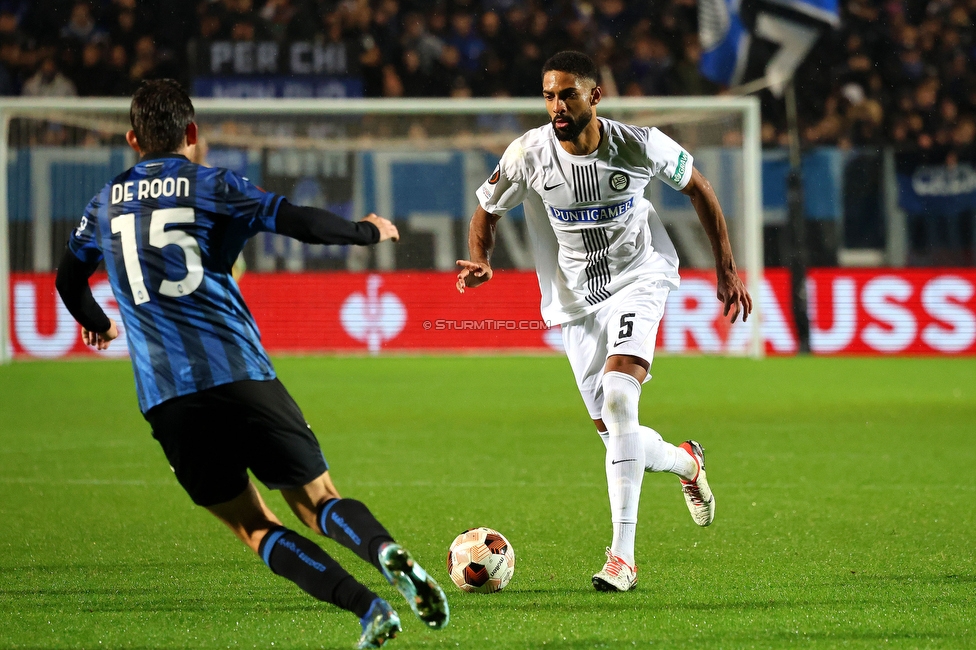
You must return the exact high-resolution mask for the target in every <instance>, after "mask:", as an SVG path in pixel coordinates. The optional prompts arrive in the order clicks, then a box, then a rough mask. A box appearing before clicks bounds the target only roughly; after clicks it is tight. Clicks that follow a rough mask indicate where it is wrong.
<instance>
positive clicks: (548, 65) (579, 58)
mask: <svg viewBox="0 0 976 650" xmlns="http://www.w3.org/2000/svg"><path fill="white" fill-rule="evenodd" d="M551 70H556V71H557V72H568V73H569V74H572V75H576V76H577V77H579V78H580V79H588V80H589V81H592V82H593V83H597V82H599V80H600V72H599V70H597V67H596V63H594V62H593V59H591V58H590V57H589V56H588V55H586V54H583V53H582V52H575V51H573V50H566V51H565V52H559V53H557V54H553V55H552V56H551V57H549V60H548V61H546V62H545V63H544V64H543V66H542V74H543V75H545V74H546V73H547V72H550V71H551Z"/></svg>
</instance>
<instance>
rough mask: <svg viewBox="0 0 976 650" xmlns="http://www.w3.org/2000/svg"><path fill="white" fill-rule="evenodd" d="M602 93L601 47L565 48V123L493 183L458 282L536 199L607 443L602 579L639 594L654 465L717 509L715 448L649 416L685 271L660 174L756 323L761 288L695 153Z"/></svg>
mask: <svg viewBox="0 0 976 650" xmlns="http://www.w3.org/2000/svg"><path fill="white" fill-rule="evenodd" d="M601 94H602V91H601V89H600V86H599V85H597V68H596V66H595V64H594V63H593V61H592V59H590V58H589V57H588V56H587V55H585V54H582V53H580V52H560V53H559V54H556V55H555V56H553V57H552V58H551V59H549V60H548V61H547V62H546V63H545V65H544V66H543V68H542V95H543V97H544V98H545V100H546V108H547V109H548V112H549V117H550V120H551V122H550V123H549V124H546V125H545V126H541V127H539V128H537V129H532V130H531V131H528V132H527V133H525V134H524V135H523V136H522V137H520V138H518V139H517V140H515V141H514V142H512V144H511V145H509V147H508V149H506V151H505V153H504V155H503V156H502V159H501V161H500V162H499V164H498V167H497V168H495V171H494V173H493V174H492V175H491V177H490V178H489V179H488V180H487V182H485V184H484V185H482V186H481V188H479V190H478V201H479V203H480V206H479V207H478V208H477V209H476V210H475V213H474V216H472V217H471V225H470V229H469V232H468V248H469V257H470V260H458V266H460V267H461V272H460V273H459V274H458V279H457V289H458V291H460V292H461V293H464V290H465V288H467V287H477V286H478V285H481V284H483V283H485V282H487V281H488V280H490V279H491V276H492V269H491V264H490V258H491V252H492V249H493V247H494V243H495V224H496V223H497V221H498V219H499V218H501V216H502V215H504V214H505V213H507V212H508V211H509V210H511V209H512V208H514V207H516V206H518V205H519V204H523V206H524V209H525V220H526V223H527V224H528V228H529V235H530V239H531V241H532V249H533V254H534V257H535V265H536V272H537V274H538V276H539V286H540V288H541V290H542V317H543V319H544V320H546V321H548V322H549V324H550V325H561V326H562V334H563V342H564V345H565V348H566V354H567V356H568V357H569V362H570V365H571V366H572V368H573V373H574V374H575V375H576V383H577V385H578V386H579V390H580V394H581V395H582V396H583V402H584V403H585V405H586V408H587V410H588V411H589V414H590V417H591V418H592V419H593V422H594V423H595V424H596V428H597V431H598V432H599V434H600V437H601V438H602V439H603V441H604V443H605V444H606V447H607V455H606V472H607V486H608V491H609V493H610V513H611V521H612V522H613V541H612V542H611V545H610V547H609V548H607V550H606V555H607V560H606V563H605V564H604V566H603V569H601V570H600V571H599V572H598V573H597V574H596V575H594V576H593V586H594V587H595V588H596V589H598V590H600V591H629V590H630V589H633V588H634V586H635V585H636V584H637V566H636V563H635V560H634V537H635V533H636V528H637V507H638V502H639V500H640V490H641V482H642V480H643V476H644V472H671V473H673V474H677V475H678V477H679V479H680V484H681V488H682V491H683V492H684V495H685V501H686V502H687V504H688V509H689V510H690V511H691V516H692V518H693V519H694V521H695V523H696V524H698V525H699V526H707V525H709V524H710V523H712V519H713V518H714V517H715V497H714V496H713V495H712V492H711V490H710V489H709V487H708V482H707V480H706V478H705V457H704V451H703V450H702V447H701V445H700V444H699V443H697V442H695V441H694V440H688V441H686V442H684V443H682V444H681V445H678V446H675V445H672V444H670V443H668V442H665V441H664V440H663V439H662V438H661V436H660V435H659V434H658V433H657V432H656V431H654V430H653V429H650V428H648V427H644V426H641V425H640V423H639V421H638V415H637V407H638V401H639V399H640V393H641V385H642V384H643V383H644V382H645V381H647V380H648V379H650V375H649V374H648V370H649V369H650V366H651V361H652V360H653V358H654V344H655V340H656V338H657V330H658V325H659V323H660V321H661V317H662V316H663V314H664V306H665V302H666V301H667V297H668V293H669V292H670V291H671V290H672V289H676V288H677V287H678V283H679V281H680V280H679V277H678V256H677V254H676V253H675V250H674V246H673V244H672V243H671V240H670V238H669V237H668V234H667V232H666V231H665V229H664V226H663V225H662V224H661V220H660V218H659V217H658V215H657V213H656V212H655V211H654V207H653V206H652V205H651V203H650V201H648V200H647V198H646V187H647V185H648V183H649V182H650V181H651V180H652V179H654V178H657V179H658V180H661V181H663V182H664V183H667V184H668V185H670V186H671V187H673V188H674V189H676V190H680V191H681V192H683V193H685V194H687V195H688V196H689V197H690V198H691V203H692V205H693V206H694V208H695V211H696V212H697V213H698V217H699V220H700V221H701V223H702V226H703V227H704V228H705V232H706V233H707V234H708V238H709V240H710V241H711V244H712V252H713V254H714V256H715V267H716V272H717V280H718V292H717V294H718V299H719V300H721V301H722V302H723V303H724V305H725V310H724V314H725V315H726V316H727V315H728V314H729V313H730V312H731V314H732V321H733V322H734V321H735V320H736V318H737V317H738V316H739V314H740V313H741V314H742V318H743V320H745V319H746V317H747V316H748V314H749V313H750V312H751V311H752V299H751V297H750V296H749V293H748V292H747V291H746V289H745V286H744V285H743V283H742V280H741V279H740V278H739V276H738V274H737V272H736V267H735V260H734V259H733V257H732V247H731V244H730V243H729V236H728V229H727V227H726V223H725V217H724V216H723V215H722V208H721V206H720V205H719V202H718V199H717V198H716V196H715V192H714V191H713V190H712V187H711V185H710V184H709V182H708V180H706V179H705V177H704V176H702V174H701V173H700V172H699V171H698V170H697V169H695V168H694V166H693V159H692V157H691V154H689V153H688V152H687V151H685V150H684V149H683V148H681V146H680V145H678V143H676V142H675V141H674V140H672V139H671V138H669V137H668V136H666V135H664V134H663V133H661V132H660V131H659V130H657V129H656V128H647V127H639V126H632V125H629V124H623V123H620V122H616V121H614V120H609V119H605V118H598V117H597V116H596V111H595V107H596V105H597V104H598V103H599V102H600V97H601Z"/></svg>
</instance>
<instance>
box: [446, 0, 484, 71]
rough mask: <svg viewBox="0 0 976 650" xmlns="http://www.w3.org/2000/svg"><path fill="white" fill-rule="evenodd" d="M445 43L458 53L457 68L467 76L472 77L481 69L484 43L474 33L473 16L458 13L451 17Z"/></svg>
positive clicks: (475, 32)
mask: <svg viewBox="0 0 976 650" xmlns="http://www.w3.org/2000/svg"><path fill="white" fill-rule="evenodd" d="M446 42H447V44H448V45H450V46H451V47H453V48H454V49H455V50H457V52H458V56H459V61H458V67H460V68H461V70H463V71H464V73H465V74H466V75H467V76H473V75H474V73H475V72H477V71H478V68H479V67H481V55H482V54H484V51H485V42H484V41H483V40H481V37H480V36H479V35H478V33H477V31H475V22H474V16H473V15H471V14H469V13H467V12H458V13H455V14H454V15H453V16H452V17H451V33H450V34H449V35H448V37H447V39H446Z"/></svg>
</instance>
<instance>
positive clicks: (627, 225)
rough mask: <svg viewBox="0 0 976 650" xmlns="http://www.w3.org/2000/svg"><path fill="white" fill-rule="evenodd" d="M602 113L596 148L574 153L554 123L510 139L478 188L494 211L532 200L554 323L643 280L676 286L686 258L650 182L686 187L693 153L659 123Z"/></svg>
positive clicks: (547, 307) (533, 230) (531, 223)
mask: <svg viewBox="0 0 976 650" xmlns="http://www.w3.org/2000/svg"><path fill="white" fill-rule="evenodd" d="M597 119H599V120H600V125H601V127H602V130H603V137H602V138H601V139H600V145H599V147H597V150H596V151H594V152H593V153H591V154H587V155H585V156H574V155H572V154H569V153H567V152H566V150H565V149H563V148H562V146H560V144H559V141H558V140H557V139H556V135H555V133H554V131H553V128H552V125H551V124H547V125H545V126H541V127H539V128H537V129H532V130H531V131H528V132H527V133H525V135H523V136H522V137H520V138H519V139H517V140H515V141H514V142H512V144H510V145H509V146H508V149H506V150H505V154H504V155H503V156H502V159H501V161H500V162H499V164H498V167H497V168H495V171H494V173H493V174H492V175H491V178H489V179H488V180H487V181H486V182H485V184H484V185H482V186H481V188H480V189H479V190H478V200H479V201H480V203H481V207H482V208H484V209H485V210H486V211H487V212H490V213H492V214H497V215H503V214H505V213H506V212H508V211H509V210H511V209H512V208H514V207H516V206H517V205H519V204H520V203H521V204H523V205H524V208H525V220H526V223H527V224H528V228H529V236H530V238H531V240H532V250H533V254H534V257H535V266H536V273H537V274H538V276H539V287H540V288H541V289H542V318H543V319H544V320H546V321H548V322H549V323H550V324H551V325H558V324H562V323H566V322H569V321H572V320H576V319H578V318H582V317H583V316H586V315H587V314H590V313H592V312H594V311H596V310H597V309H599V308H600V305H601V304H602V303H603V302H604V301H606V300H607V299H608V298H609V297H610V296H612V295H614V294H615V293H617V292H618V291H620V290H621V289H622V288H624V287H626V286H628V285H630V284H631V283H633V282H634V281H636V280H648V281H652V282H653V281H664V282H666V283H668V284H670V285H671V286H672V288H675V289H676V288H677V287H678V282H679V278H678V255H677V253H675V250H674V245H673V244H672V243H671V239H670V237H668V233H667V231H665V229H664V226H663V225H662V224H661V219H660V218H659V217H658V215H657V212H656V211H655V210H654V207H653V206H652V205H651V202H650V201H648V200H647V196H646V193H647V192H646V189H647V185H648V183H650V180H651V179H652V178H658V179H660V180H662V181H664V182H665V183H667V184H668V185H670V186H671V187H673V188H675V189H677V190H680V189H683V188H684V187H685V186H686V185H687V184H688V181H689V180H690V179H691V170H692V163H693V160H692V157H691V154H689V153H688V152H687V151H685V150H684V149H682V148H681V146H680V145H678V143H676V142H675V141H674V140H672V139H671V138H669V137H668V136H666V135H664V134H663V133H661V132H660V131H658V130H657V129H656V128H648V127H639V126H632V125H629V124H623V123H621V122H616V121H614V120H608V119H604V118H597Z"/></svg>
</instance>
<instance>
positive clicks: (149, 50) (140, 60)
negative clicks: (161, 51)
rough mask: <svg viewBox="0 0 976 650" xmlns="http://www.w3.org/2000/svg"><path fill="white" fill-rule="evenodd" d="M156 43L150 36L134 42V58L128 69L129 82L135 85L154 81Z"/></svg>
mask: <svg viewBox="0 0 976 650" xmlns="http://www.w3.org/2000/svg"><path fill="white" fill-rule="evenodd" d="M156 65H157V61H156V43H155V42H154V41H153V37H152V36H142V37H140V38H139V40H138V41H136V50H135V58H134V60H133V61H132V67H131V68H129V81H130V82H131V83H132V84H133V85H136V84H138V83H139V82H140V81H143V80H145V79H156V78H158V76H159V75H158V74H156Z"/></svg>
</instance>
